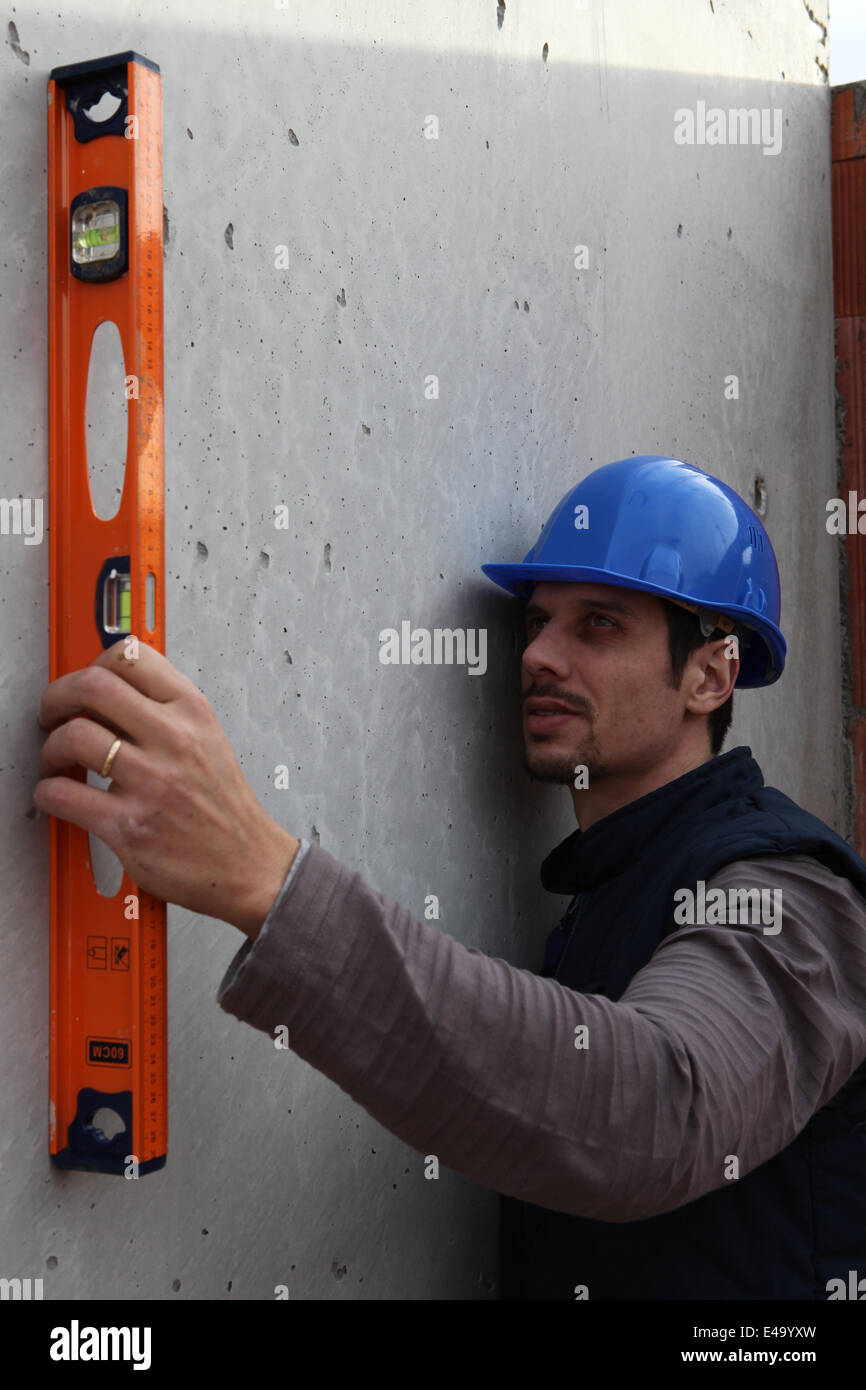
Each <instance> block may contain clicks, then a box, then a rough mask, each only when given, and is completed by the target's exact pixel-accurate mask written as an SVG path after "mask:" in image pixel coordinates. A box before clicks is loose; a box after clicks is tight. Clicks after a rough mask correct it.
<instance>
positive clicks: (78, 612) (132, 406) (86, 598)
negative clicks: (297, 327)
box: [48, 52, 168, 1177]
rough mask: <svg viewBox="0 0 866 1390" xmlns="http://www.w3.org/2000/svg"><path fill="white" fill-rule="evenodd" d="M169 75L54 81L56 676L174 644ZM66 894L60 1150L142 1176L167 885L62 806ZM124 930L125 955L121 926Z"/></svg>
mask: <svg viewBox="0 0 866 1390" xmlns="http://www.w3.org/2000/svg"><path fill="white" fill-rule="evenodd" d="M161 82H162V79H161V77H160V72H159V68H158V67H157V65H156V63H152V62H150V60H149V59H147V58H143V57H141V55H140V54H138V53H132V52H128V53H115V54H112V55H111V56H110V57H107V58H97V59H95V60H93V61H92V62H86V63H76V64H73V65H71V66H68V67H60V68H54V69H53V71H52V72H51V74H50V77H49V81H48V295H49V302H48V309H49V451H50V460H49V464H50V467H49V478H50V489H51V494H50V496H51V500H50V507H51V531H50V536H51V544H50V565H51V596H50V639H49V642H50V679H51V680H52V681H53V680H56V679H57V677H58V676H62V675H65V674H66V673H67V672H69V671H75V670H78V669H79V668H81V667H83V666H88V665H89V664H90V662H91V661H93V659H94V658H95V657H96V656H98V655H99V652H100V651H101V650H102V649H103V648H105V647H109V646H111V645H112V643H114V642H118V641H123V639H124V635H127V636H128V635H129V634H135V635H136V636H139V637H141V638H142V639H143V640H144V641H146V642H147V643H148V644H149V645H150V646H152V647H155V648H156V649H157V650H158V651H161V652H164V651H165V601H164V593H165V561H164V549H165V542H164V530H165V515H164V511H165V506H164V472H163V469H164V460H163V450H164V444H163V286H162V261H163V230H162V228H163V209H162V92H161ZM106 322H109V323H113V324H115V325H116V327H117V330H118V333H119V335H120V342H121V347H122V351H123V372H124V382H123V383H118V386H120V385H121V384H123V385H125V384H126V383H128V382H129V381H130V379H132V380H133V381H134V382H135V389H134V390H133V391H132V392H129V391H128V390H125V391H124V394H125V396H126V410H127V434H126V454H125V460H124V463H125V471H124V476H123V487H122V490H121V496H120V505H119V507H118V509H117V511H116V513H115V515H114V516H112V517H110V518H108V519H105V518H100V517H98V516H97V515H96V512H95V509H94V506H93V498H92V495H91V488H90V477H89V472H88V459H87V420H86V413H87V390H88V374H89V367H90V355H91V350H92V345H93V338H94V334H95V332H96V330H97V328H98V327H99V325H100V324H101V323H106ZM118 462H120V460H118ZM129 655H130V656H131V658H132V659H134V650H133V649H132V644H130V651H129ZM106 751H107V749H106ZM121 756H122V755H121ZM70 775H72V776H75V777H77V779H78V780H79V781H82V782H84V781H86V780H87V774H86V771H85V770H84V769H82V768H78V769H75V770H74V772H73V773H71V774H70ZM50 903H51V931H50V940H51V1030H50V1091H51V1098H50V1110H49V1115H50V1121H49V1151H50V1154H51V1158H52V1161H53V1162H54V1163H55V1164H56V1165H57V1166H58V1167H61V1168H82V1169H89V1170H93V1171H96V1172H102V1173H117V1174H122V1175H125V1176H127V1177H133V1176H136V1177H137V1176H140V1175H141V1174H144V1173H148V1172H151V1171H153V1170H154V1169H157V1168H161V1167H162V1166H163V1165H164V1163H165V1158H166V1149H167V1130H168V1124H167V1092H168V1087H167V1050H166V958H165V916H166V914H165V903H163V902H161V901H160V900H159V899H157V898H153V897H151V896H149V895H148V894H146V893H143V892H140V891H139V889H138V887H137V886H136V884H135V883H133V882H132V880H131V879H130V878H129V876H128V875H127V874H126V873H124V875H123V880H122V883H121V886H120V889H119V891H118V892H117V893H116V894H115V896H114V897H111V898H109V897H106V896H104V895H103V894H102V893H100V892H99V890H98V888H97V885H96V880H95V878H94V874H93V869H92V866H91V861H90V842H89V837H88V835H87V832H86V831H84V830H81V829H80V828H79V827H78V826H75V825H71V824H70V823H69V822H67V821H63V820H59V819H57V818H56V817H52V818H51V891H50ZM121 939H122V940H123V941H124V943H125V945H124V949H123V954H122V958H120V957H119V958H118V959H120V962H121V963H120V965H116V961H115V959H114V956H112V957H111V959H110V961H109V957H108V952H107V949H106V946H105V943H106V942H108V941H109V940H111V941H115V940H121ZM94 943H102V944H101V946H95V945H94ZM112 1111H113V1112H114V1117H113V1118H112V1117H111V1116H110V1114H107V1112H112ZM109 1120H110V1123H109Z"/></svg>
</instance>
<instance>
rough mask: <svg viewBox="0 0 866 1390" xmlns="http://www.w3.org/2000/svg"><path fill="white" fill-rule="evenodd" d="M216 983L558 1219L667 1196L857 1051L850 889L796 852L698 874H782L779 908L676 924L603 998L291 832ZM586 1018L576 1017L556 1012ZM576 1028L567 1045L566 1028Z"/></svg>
mask: <svg viewBox="0 0 866 1390" xmlns="http://www.w3.org/2000/svg"><path fill="white" fill-rule="evenodd" d="M302 855H303V857H301V854H300V853H299V856H297V857H296V859H295V863H294V864H293V866H292V872H291V875H290V880H291V881H290V880H287V882H286V883H285V884H284V885H283V890H282V891H281V894H280V896H279V898H278V899H277V901H276V902H275V904H274V906H273V908H272V909H271V912H270V913H269V915H268V918H267V920H266V923H265V925H264V926H263V928H262V930H261V931H260V933H259V935H258V937H257V938H256V940H255V941H254V942H252V941H246V942H245V943H244V944H243V945H242V947H241V948H240V950H239V951H238V953H237V955H236V956H235V958H234V960H233V961H232V963H231V965H230V966H229V969H228V971H227V972H226V975H225V977H224V979H223V981H222V983H221V985H220V987H219V991H218V994H217V998H218V1001H219V1003H220V1004H221V1006H222V1007H223V1008H224V1009H225V1010H227V1011H228V1012H230V1013H232V1014H234V1015H235V1016H236V1017H237V1018H239V1019H241V1020H242V1021H243V1022H246V1023H249V1024H250V1025H251V1026H252V1027H254V1028H258V1029H260V1030H261V1031H263V1032H265V1033H268V1034H269V1035H270V1036H271V1037H273V1036H274V1030H275V1029H276V1027H277V1026H278V1025H280V1024H284V1025H287V1026H288V1029H289V1045H290V1047H291V1048H292V1050H293V1051H294V1052H296V1053H297V1054H298V1056H300V1057H302V1058H304V1059H305V1060H306V1061H307V1062H309V1063H310V1064H311V1065H312V1066H314V1067H316V1068H317V1070H319V1071H321V1072H323V1073H324V1074H325V1075H326V1076H328V1077H330V1078H331V1080H333V1081H334V1082H336V1083H337V1085H339V1086H340V1087H341V1088H342V1089H343V1090H344V1091H346V1092H347V1093H348V1094H349V1095H350V1096H351V1097H352V1098H353V1099H354V1100H356V1101H357V1102H358V1103H359V1104H360V1105H362V1106H364V1108H365V1109H366V1110H367V1111H369V1113H370V1114H371V1115H373V1116H374V1118H375V1119H377V1120H378V1121H379V1122H380V1123H381V1124H382V1125H383V1126H384V1127H385V1128H386V1129H388V1130H390V1131H391V1132H392V1133H394V1134H396V1135H397V1136H398V1137H399V1138H401V1139H403V1140H404V1141H405V1142H406V1143H407V1144H409V1145H411V1146H412V1147H413V1148H415V1149H417V1150H418V1151H419V1152H420V1153H422V1154H436V1155H437V1157H438V1158H439V1160H440V1162H441V1163H443V1164H444V1165H446V1166H447V1167H449V1168H451V1169H453V1170H454V1171H456V1172H459V1173H462V1174H464V1175H465V1176H466V1177H469V1178H471V1179H474V1180H475V1181H476V1182H479V1183H482V1184H484V1185H485V1186H486V1187H490V1188H492V1189H494V1190H496V1191H498V1192H501V1193H504V1194H506V1195H508V1196H513V1197H518V1198H522V1199H523V1200H524V1201H529V1202H534V1203H536V1204H538V1205H539V1206H543V1207H551V1208H554V1209H555V1210H559V1211H564V1212H568V1213H570V1214H572V1215H576V1216H588V1217H594V1218H596V1219H599V1220H605V1221H616V1222H622V1221H635V1220H639V1219H642V1218H645V1217H650V1216H654V1215H656V1214H658V1213H661V1212H665V1211H670V1210H673V1209H674V1208H676V1207H679V1206H682V1205H683V1204H684V1203H685V1202H689V1201H692V1200H693V1199H694V1198H696V1197H699V1196H701V1195H702V1194H703V1193H705V1192H708V1191H711V1190H712V1189H714V1188H717V1187H722V1186H724V1185H725V1183H726V1182H727V1181H729V1180H730V1178H729V1177H728V1176H726V1165H727V1172H728V1173H730V1165H729V1156H730V1155H734V1156H736V1157H737V1159H738V1161H739V1176H740V1177H744V1176H745V1175H746V1173H748V1172H749V1171H750V1170H751V1169H752V1168H755V1167H757V1166H758V1165H759V1164H761V1163H763V1162H765V1161H766V1160H767V1159H769V1158H771V1157H772V1156H773V1154H775V1153H777V1152H778V1151H779V1150H780V1149H782V1148H784V1147H785V1146H786V1145H787V1144H789V1143H790V1142H791V1140H792V1139H794V1138H795V1136H796V1135H797V1134H798V1133H799V1131H800V1130H801V1129H802V1128H803V1127H804V1125H805V1124H806V1123H807V1121H808V1120H809V1118H810V1116H811V1115H812V1114H813V1113H814V1112H815V1111H816V1110H818V1109H820V1107H821V1106H822V1105H823V1104H824V1103H825V1102H826V1101H827V1100H829V1099H830V1098H831V1097H832V1096H833V1095H834V1094H835V1093H836V1091H838V1089H839V1088H840V1087H841V1086H842V1085H843V1084H844V1082H845V1081H846V1080H847V1079H848V1077H849V1076H850V1074H851V1073H852V1072H853V1071H854V1070H855V1069H856V1068H857V1066H858V1065H859V1064H860V1063H861V1062H862V1061H863V1060H864V1058H866V902H864V900H863V899H862V898H861V897H860V896H859V895H858V894H857V893H856V892H855V890H854V888H853V886H852V885H851V883H850V882H849V881H848V880H847V879H843V878H840V877H838V876H837V875H835V874H833V873H831V872H830V870H828V869H826V868H825V867H824V866H823V865H821V864H819V863H818V862H817V861H816V860H814V859H812V858H809V857H807V856H804V855H780V856H772V857H769V858H764V859H751V860H746V861H740V862H738V863H732V864H728V865H726V866H725V867H724V869H722V870H720V871H719V872H718V873H716V874H715V875H713V877H712V878H711V879H709V880H708V881H707V890H708V891H709V890H710V889H711V888H722V889H725V890H727V889H729V888H738V889H742V888H751V887H755V888H759V889H762V888H769V889H775V888H781V889H782V901H783V904H784V913H783V924H782V928H781V931H779V932H778V933H777V934H774V935H770V934H766V933H765V932H764V931H763V930H762V927H761V926H760V925H719V926H683V927H680V928H679V929H678V930H677V931H676V932H674V933H673V934H672V935H670V936H668V937H666V938H665V940H664V941H662V943H661V944H660V945H659V946H658V948H657V949H656V951H655V952H654V954H653V956H652V958H651V959H650V960H649V962H648V963H647V964H646V965H645V966H644V968H643V969H642V970H640V971H639V972H638V973H637V974H636V975H635V976H634V978H633V979H632V981H631V983H630V985H629V987H628V989H627V990H626V992H625V993H624V994H623V996H622V997H621V999H619V1000H618V1001H616V1002H613V1001H611V1000H609V999H607V998H605V997H604V996H602V995H597V994H580V993H577V992H576V991H574V990H570V989H568V988H567V987H565V986H564V985H561V984H559V983H557V982H556V981H555V980H552V979H548V978H543V977H541V976H539V975H535V974H534V973H532V972H531V971H529V970H523V969H519V968H517V967H516V966H513V965H509V964H508V963H507V962H506V961H504V960H501V959H499V958H496V957H490V956H487V955H485V954H484V953H483V952H481V951H477V950H474V949H472V948H468V947H465V946H463V945H461V943H460V942H458V941H456V940H455V939H454V938H453V937H451V936H448V935H447V934H446V933H444V932H442V931H441V930H440V929H439V928H438V927H436V926H435V925H432V924H431V923H429V922H426V923H425V922H421V921H418V920H416V919H415V918H413V917H412V915H411V914H410V913H409V912H408V911H407V910H406V909H405V908H403V907H401V906H400V905H399V904H398V903H395V902H393V901H391V900H390V899H388V898H386V897H384V896H383V895H382V894H380V893H378V892H376V890H375V889H373V888H372V887H371V886H370V885H369V884H368V883H367V882H366V881H365V880H364V879H363V878H362V877H361V875H360V874H358V873H356V872H354V871H353V870H351V869H348V868H347V867H346V866H345V865H343V864H341V863H340V862H339V861H338V860H337V859H336V858H334V856H333V855H331V854H330V853H329V852H328V851H327V850H325V849H323V848H322V847H321V846H319V845H310V844H307V842H305V841H304V842H302ZM581 1027H585V1028H586V1033H585V1035H584V1034H578V1033H576V1030H577V1029H580V1028H581ZM577 1039H582V1040H583V1041H584V1042H585V1043H586V1046H581V1047H578V1046H575V1042H576V1040H577Z"/></svg>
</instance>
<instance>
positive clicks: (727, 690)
mask: <svg viewBox="0 0 866 1390" xmlns="http://www.w3.org/2000/svg"><path fill="white" fill-rule="evenodd" d="M739 671H740V657H739V644H738V642H737V639H736V637H735V636H734V635H733V634H731V635H730V636H727V637H720V638H718V639H717V640H716V641H714V642H705V643H704V645H703V646H702V647H698V648H697V649H696V650H695V651H693V652H692V654H691V656H690V657H689V659H688V663H687V665H686V672H685V675H686V678H687V679H688V680H689V681H690V689H691V694H690V695H689V698H688V700H687V701H686V709H687V710H689V711H690V712H691V713H692V714H712V712H713V710H715V709H718V708H719V706H720V705H723V704H724V703H725V701H726V700H727V699H728V698H729V696H731V695H733V693H734V686H735V684H736V680H737V676H738V675H739Z"/></svg>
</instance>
